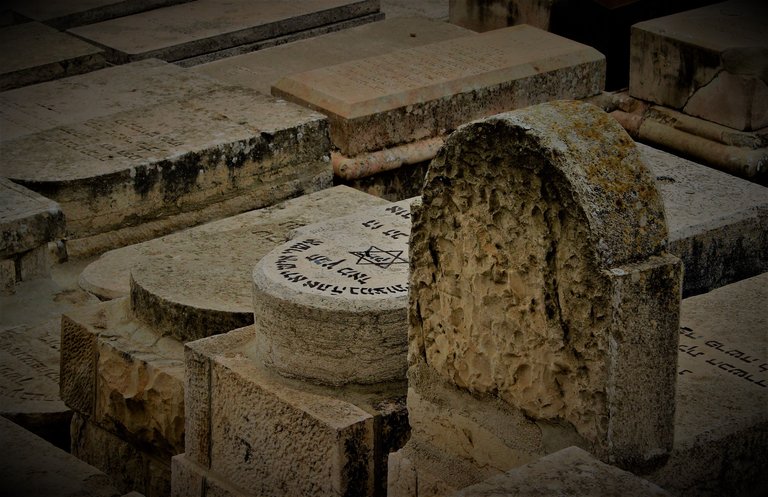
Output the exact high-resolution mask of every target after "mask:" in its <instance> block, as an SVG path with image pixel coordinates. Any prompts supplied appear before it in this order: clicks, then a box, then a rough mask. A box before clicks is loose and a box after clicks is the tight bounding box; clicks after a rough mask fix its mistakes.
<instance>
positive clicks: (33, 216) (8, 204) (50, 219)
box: [0, 178, 65, 258]
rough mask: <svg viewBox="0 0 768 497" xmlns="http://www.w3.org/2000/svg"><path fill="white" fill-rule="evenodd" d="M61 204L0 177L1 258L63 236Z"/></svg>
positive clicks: (20, 252)
mask: <svg viewBox="0 0 768 497" xmlns="http://www.w3.org/2000/svg"><path fill="white" fill-rule="evenodd" d="M64 223H65V222H64V214H63V213H62V212H61V209H60V208H59V205H58V204H57V203H56V202H54V201H53V200H49V199H47V198H45V197H43V196H42V195H39V194H37V193H35V192H33V191H32V190H29V189H27V188H24V187H23V186H20V185H17V184H15V183H13V182H12V181H8V180H7V179H5V178H0V258H6V257H10V256H13V255H18V254H22V253H23V252H27V251H29V250H32V249H35V248H38V247H40V246H41V245H42V246H44V245H46V244H47V243H48V242H50V241H53V240H55V239H56V238H59V237H62V236H64Z"/></svg>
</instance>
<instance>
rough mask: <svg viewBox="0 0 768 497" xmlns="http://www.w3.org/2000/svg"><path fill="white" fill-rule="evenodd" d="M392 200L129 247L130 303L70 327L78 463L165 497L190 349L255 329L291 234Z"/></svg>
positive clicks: (268, 217)
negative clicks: (260, 291) (264, 262)
mask: <svg viewBox="0 0 768 497" xmlns="http://www.w3.org/2000/svg"><path fill="white" fill-rule="evenodd" d="M383 202H384V201H382V200H380V199H376V198H373V197H370V196H368V195H365V194H363V193H360V192H357V191H355V190H352V189H349V188H346V187H336V188H333V189H330V190H325V191H322V192H318V193H316V194H313V195H308V196H304V197H301V198H298V199H295V200H290V201H287V202H285V203H284V204H280V205H278V206H275V207H273V208H267V209H264V210H260V211H253V212H249V213H245V214H242V215H240V216H235V217H233V218H229V219H225V220H222V221H217V222H214V223H211V224H209V225H203V226H200V227H197V228H194V229H191V230H189V231H186V232H181V233H178V234H174V235H169V236H167V237H164V238H161V239H158V240H152V241H149V242H145V243H144V244H141V245H139V246H132V247H127V248H125V249H122V250H123V251H124V252H123V253H125V254H128V255H126V257H117V260H119V262H120V263H121V264H125V263H126V259H129V260H130V262H129V263H128V264H132V265H133V266H132V267H133V278H132V289H131V292H130V293H131V295H130V296H128V297H124V298H119V299H116V300H113V301H110V302H105V303H103V304H98V305H95V306H88V307H83V308H81V309H80V310H76V311H70V312H67V313H65V315H64V317H63V318H62V325H61V330H62V331H61V336H62V344H61V350H62V352H61V358H62V359H61V397H62V399H63V400H64V402H65V403H66V404H67V406H68V407H70V408H71V409H72V410H73V411H75V416H74V418H73V422H72V452H73V454H75V455H76V456H77V457H80V458H81V459H83V460H85V461H86V462H88V463H90V464H93V465H95V466H97V467H99V468H100V469H102V470H103V471H105V472H106V473H108V474H110V475H111V476H113V477H114V478H115V479H116V480H118V481H119V482H120V488H121V489H123V490H124V491H128V490H129V489H135V490H138V491H141V492H143V493H145V494H146V495H147V497H151V496H155V495H164V496H167V495H168V494H169V493H170V485H171V483H170V479H171V470H170V462H171V457H172V456H173V455H175V454H179V453H182V452H184V450H185V449H184V447H185V443H184V425H185V413H184V409H185V406H184V403H185V399H184V397H185V388H184V350H183V343H184V342H185V341H188V340H193V339H197V338H200V337H207V336H211V335H212V334H215V333H224V332H227V331H230V330H231V329H233V327H239V326H244V325H245V324H248V323H251V322H253V315H252V308H253V307H252V297H251V278H250V273H251V270H252V268H253V266H254V265H255V264H256V263H257V262H258V260H259V259H260V258H261V257H262V256H263V255H264V254H266V253H267V252H269V251H270V250H271V249H272V248H273V247H275V246H277V245H279V244H280V243H281V242H282V241H283V240H285V239H286V237H287V236H288V234H289V232H290V230H292V229H295V228H298V227H300V226H302V225H304V224H307V223H311V222H317V221H320V220H321V219H326V218H328V217H335V216H338V215H344V214H349V213H351V212H355V211H356V210H357V209H359V208H361V206H365V205H376V204H381V203H383ZM110 260H113V261H114V259H111V258H110V257H109V254H108V255H107V256H106V257H105V261H106V262H103V263H102V265H101V268H102V269H103V268H105V267H109V261H110ZM86 274H88V272H87V271H86ZM102 274H103V273H102ZM121 276H122V275H121ZM85 278H86V279H87V280H88V281H90V282H91V283H92V287H96V286H98V281H99V280H98V278H93V277H88V276H86V277H85ZM105 279H107V280H109V275H106V277H105ZM102 281H103V280H102ZM121 284H122V285H126V284H127V280H126V279H123V280H122V281H121ZM102 293H103V292H102ZM182 318H185V319H182Z"/></svg>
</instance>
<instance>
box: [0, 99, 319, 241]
mask: <svg viewBox="0 0 768 497" xmlns="http://www.w3.org/2000/svg"><path fill="white" fill-rule="evenodd" d="M328 147H329V143H328V136H327V122H326V121H325V119H324V118H322V116H320V115H319V114H316V113H313V112H309V111H307V110H305V109H301V108H299V107H298V106H293V105H290V104H287V103H286V102H281V101H277V100H275V99H273V98H270V97H266V96H263V95H261V94H258V93H256V92H253V91H252V90H246V89H242V88H234V87H222V88H218V89H215V90H213V91H211V92H208V93H204V94H200V95H193V96H190V97H188V98H182V99H179V100H172V101H166V102H162V103H160V104H158V105H154V106H150V107H145V108H140V109H134V110H127V111H124V112H118V113H114V114H110V115H109V116H104V117H96V118H94V119H89V120H87V121H84V122H81V123H76V124H71V125H68V126H60V127H57V128H54V129H51V130H46V131H41V132H39V133H35V134H31V135H27V136H23V137H20V138H17V139H15V140H9V141H3V142H0V151H1V152H2V154H3V157H4V159H5V160H4V162H3V166H2V175H3V176H6V177H8V178H10V179H13V180H15V181H18V182H20V183H22V184H24V185H25V186H28V187H30V188H31V189H33V190H35V191H37V192H40V193H42V194H44V195H46V196H48V197H50V198H52V199H53V200H56V201H57V202H59V204H60V205H61V208H62V210H63V211H64V214H65V215H66V217H67V230H68V234H69V235H70V237H71V238H83V237H89V236H96V235H103V234H104V233H105V232H109V231H112V230H126V229H131V228H133V229H136V230H138V229H140V227H141V225H143V224H144V223H149V222H154V221H158V220H164V219H169V218H173V217H174V216H182V215H187V214H188V213H190V212H194V213H198V212H200V213H202V214H201V215H200V216H199V217H203V219H199V218H195V219H194V221H195V222H198V223H199V222H201V221H203V220H205V216H207V217H208V219H210V218H211V217H213V216H217V217H220V216H222V215H225V214H228V213H229V214H234V213H239V212H242V211H245V210H249V209H253V208H258V207H263V206H266V205H271V204H273V203H275V202H277V201H279V200H282V199H284V198H286V197H290V196H294V195H296V194H297V193H302V192H305V191H315V190H318V189H321V188H324V187H327V186H329V185H330V180H331V176H332V172H331V168H330V164H329V163H328ZM147 235H149V236H150V237H151V236H152V235H154V233H145V236H147Z"/></svg>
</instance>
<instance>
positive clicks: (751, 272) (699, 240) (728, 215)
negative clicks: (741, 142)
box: [637, 143, 768, 296]
mask: <svg viewBox="0 0 768 497" xmlns="http://www.w3.org/2000/svg"><path fill="white" fill-rule="evenodd" d="M637 147H638V149H639V151H640V155H641V156H642V158H643V161H644V162H645V164H646V165H647V166H648V168H649V169H650V170H651V172H652V173H653V175H654V177H655V178H656V186H657V188H658V189H659V191H660V192H661V196H662V198H663V199H664V209H665V211H666V214H667V226H668V227H669V252H670V253H672V254H674V255H676V256H677V257H679V258H680V259H681V260H682V261H683V265H684V266H685V274H684V278H683V296H689V295H696V294H700V293H704V292H708V291H710V290H713V289H715V288H718V287H721V286H723V285H727V284H729V283H733V282H735V281H738V280H741V279H744V278H749V277H751V276H755V275H757V274H760V273H763V272H765V271H768V188H765V187H763V186H760V185H757V184H755V183H752V182H749V181H745V180H743V179H740V178H737V177H734V176H731V175H729V174H726V173H723V172H720V171H716V170H714V169H712V168H709V167H706V166H702V165H701V164H697V163H695V162H691V161H689V160H686V159H683V158H680V157H676V156H674V155H672V154H670V153H667V152H664V151H661V150H657V149H654V148H651V147H649V146H647V145H643V144H639V143H638V144H637Z"/></svg>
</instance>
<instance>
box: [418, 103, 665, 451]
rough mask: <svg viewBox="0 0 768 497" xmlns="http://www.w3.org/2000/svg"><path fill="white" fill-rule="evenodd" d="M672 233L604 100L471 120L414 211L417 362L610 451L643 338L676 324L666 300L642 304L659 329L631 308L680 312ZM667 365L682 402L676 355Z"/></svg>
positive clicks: (656, 337)
mask: <svg viewBox="0 0 768 497" xmlns="http://www.w3.org/2000/svg"><path fill="white" fill-rule="evenodd" d="M666 235H667V230H666V224H665V221H664V210H663V205H662V203H661V199H660V196H659V194H658V192H657V191H656V189H655V187H654V184H653V179H652V177H651V176H650V175H649V173H648V171H647V169H646V168H645V166H644V165H643V164H642V162H641V161H640V159H639V155H638V152H637V151H636V149H635V147H634V144H633V142H632V141H631V139H630V138H629V137H628V136H627V135H626V133H624V132H623V130H621V129H620V128H619V127H618V126H617V125H616V123H615V122H612V121H611V120H610V118H609V117H608V116H607V115H605V114H603V113H602V112H600V111H598V110H597V109H596V108H594V107H592V106H588V105H584V104H578V103H575V102H559V103H553V104H544V105H541V106H536V107H532V108H528V109H526V110H524V111H521V112H513V113H509V114H502V115H499V116H496V117H494V118H490V119H487V120H485V121H480V122H476V123H472V124H469V125H467V126H465V127H463V128H460V130H459V131H457V132H456V133H455V134H454V135H452V137H451V138H450V139H449V140H448V142H447V143H446V146H445V148H444V149H443V150H442V151H441V153H440V154H439V155H438V157H437V158H436V159H435V161H433V163H432V165H431V167H430V171H429V173H428V176H427V184H426V186H425V189H424V197H423V206H422V207H421V208H419V209H417V210H416V211H415V213H414V225H413V232H412V238H411V282H410V287H411V297H410V298H411V304H410V316H409V321H410V323H409V324H410V332H409V340H410V345H409V361H410V364H411V365H414V364H416V363H419V362H422V361H423V362H426V363H427V364H428V365H430V366H431V367H432V368H434V369H435V370H437V371H438V372H439V373H440V375H442V377H444V378H445V379H447V380H448V381H449V383H453V384H455V385H456V386H458V387H459V388H463V389H467V390H469V391H471V392H475V393H477V394H492V395H497V396H499V397H500V398H501V399H503V400H504V401H506V402H508V403H509V404H511V405H513V406H516V407H517V408H519V409H521V410H522V412H523V413H524V414H525V415H526V416H528V417H530V418H532V419H535V420H543V421H552V422H560V421H566V422H568V423H570V424H571V425H573V426H574V428H575V429H576V430H577V432H578V433H579V434H580V435H582V436H584V437H585V438H586V439H587V440H591V441H593V442H595V443H596V444H597V446H598V447H600V449H599V450H600V451H604V452H603V453H604V454H608V453H612V452H613V451H614V450H615V449H616V448H617V447H619V446H623V442H616V441H613V440H611V436H612V433H617V432H616V429H615V428H613V427H612V426H611V423H615V422H616V420H618V419H620V418H621V417H622V416H624V415H625V414H624V413H628V412H630V411H631V410H632V408H631V407H630V406H631V405H633V402H638V400H639V398H640V397H642V394H641V393H639V390H638V388H637V387H638V385H628V386H627V385H617V384H616V383H615V378H617V377H622V378H623V377H624V374H625V371H626V369H627V368H632V367H635V365H636V363H637V358H636V357H634V354H635V353H636V352H635V351H634V349H633V347H635V345H636V344H640V343H642V346H644V347H649V349H648V350H651V348H655V347H665V345H663V344H664V343H666V341H668V339H672V340H673V339H674V330H673V331H671V332H670V333H667V331H668V330H666V328H667V324H668V321H669V322H671V321H675V319H670V320H667V319H666V315H664V316H660V317H658V319H657V320H656V321H654V322H651V321H652V319H653V316H651V317H648V316H646V315H642V317H641V319H642V320H646V319H647V320H648V321H647V322H648V323H649V324H648V330H651V331H648V332H647V336H648V337H650V338H649V339H648V340H647V342H643V340H645V339H646V335H645V333H646V332H645V331H643V332H642V333H643V335H642V339H640V340H637V339H636V337H634V335H633V334H634V333H635V332H637V325H636V324H630V325H626V326H625V322H624V320H625V319H626V317H625V314H626V309H627V308H629V307H627V306H628V305H629V306H631V305H637V307H638V309H639V310H638V312H639V314H643V313H642V310H644V309H647V308H654V306H656V305H657V304H659V311H660V313H662V314H663V313H665V312H667V311H670V314H669V315H670V316H671V317H676V310H675V304H676V302H678V300H677V299H679V287H676V286H675V284H676V282H677V284H679V281H678V280H677V279H676V278H678V277H679V263H676V262H674V261H670V260H667V259H666V258H665V257H666V256H664V255H663V249H664V247H665V245H666ZM655 256H661V257H658V258H657V257H655ZM659 268H662V269H659ZM649 278H651V279H653V280H654V281H653V282H650V283H649ZM626 280H629V282H627V281H626ZM654 282H655V283H654ZM654 284H658V285H659V287H660V291H659V294H660V295H662V297H659V298H658V299H646V298H645V297H644V296H643V294H642V293H641V292H640V289H648V288H651V289H653V290H655V288H653V287H654ZM667 284H669V287H668V288H667V287H665V285H667ZM635 287H637V288H635ZM668 295H672V296H673V297H676V298H669V299H667V298H666V297H667V296H668ZM627 298H629V299H632V300H633V301H632V302H629V303H628V302H622V299H627ZM617 323H619V325H617ZM660 323H661V324H660ZM674 327H676V324H675V325H674ZM638 350H639V349H638ZM665 357H666V355H665ZM674 362H675V361H674V357H672V360H671V363H672V364H674ZM654 367H655V366H654ZM662 369H663V370H664V373H662V376H664V377H665V378H666V376H669V377H670V378H672V379H671V380H670V381H666V380H665V381H664V388H665V389H666V388H667V387H669V389H668V390H667V393H668V394H669V393H670V392H671V394H670V395H669V397H670V398H669V399H667V400H669V401H670V402H668V403H671V402H672V400H673V393H674V389H673V387H672V386H670V385H673V383H674V381H673V380H674V377H673V375H674V368H671V369H670V368H662ZM667 369H669V373H670V374H667V372H668V371H667ZM638 374H645V372H643V373H640V372H638ZM651 374H653V373H651ZM666 379H667V380H668V379H669V378H666ZM649 398H650V396H649ZM630 399H631V400H630ZM657 401H658V402H661V404H665V402H666V401H665V400H659V399H658V398H657V399H655V400H654V402H657ZM643 402H644V401H643ZM619 412H622V414H618V413H619ZM671 412H672V411H671V410H668V411H665V413H664V415H663V416H664V417H665V418H666V417H669V419H668V420H667V421H669V423H668V424H670V426H671V422H672V419H671ZM617 416H618V417H617ZM662 424H664V423H662ZM661 431H662V432H664V431H667V430H661ZM669 433H670V434H671V431H670V432H669ZM623 436H626V434H624V435H622V437H623ZM633 437H635V435H630V436H628V437H627V439H632V438H633ZM639 438H642V436H641V437H639ZM661 438H665V436H662V437H661ZM668 442H669V443H670V444H671V436H670V437H669V440H668ZM634 443H635V442H631V443H629V445H632V444H634ZM641 445H642V444H641ZM661 445H668V444H667V443H666V442H664V443H662V444H661ZM626 448H627V447H626V446H623V448H622V449H621V450H625V449H626ZM635 449H636V447H635ZM635 449H631V450H635ZM642 450H645V449H642ZM653 450H655V449H653ZM653 450H650V452H653ZM650 452H648V453H646V454H645V455H644V456H641V458H643V457H646V456H648V455H649V453H650Z"/></svg>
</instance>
